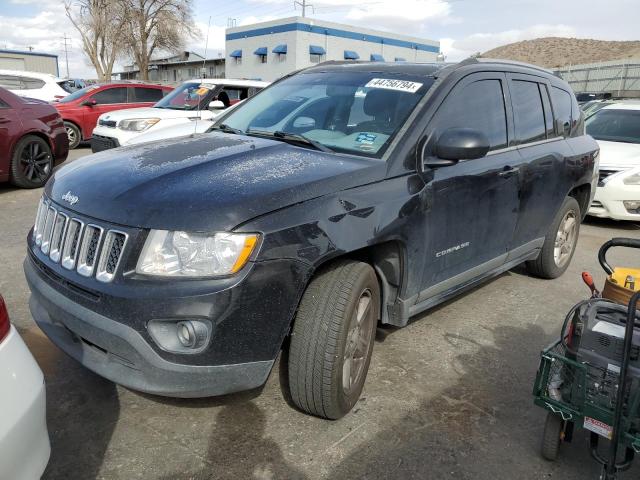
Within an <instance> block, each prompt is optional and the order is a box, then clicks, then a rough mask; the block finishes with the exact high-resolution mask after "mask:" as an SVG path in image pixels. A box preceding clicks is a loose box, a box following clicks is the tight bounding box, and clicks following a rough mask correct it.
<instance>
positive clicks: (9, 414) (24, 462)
mask: <svg viewBox="0 0 640 480" xmlns="http://www.w3.org/2000/svg"><path fill="white" fill-rule="evenodd" d="M0 367H1V368H0V392H2V394H1V395H0V412H2V414H0V478H2V479H7V480H9V479H11V480H34V479H36V478H40V476H41V475H42V472H44V469H45V467H46V466H47V462H48V461H49V455H50V453H51V446H50V444H49V433H48V432H47V421H46V415H45V410H46V393H45V386H44V375H43V374H42V370H40V367H39V366H38V364H37V363H36V361H35V359H34V358H33V356H32V355H31V352H29V349H28V348H27V346H26V345H25V344H24V342H23V341H22V338H20V335H19V334H18V331H17V330H16V329H15V328H14V327H13V326H12V325H11V323H10V322H9V313H8V312H7V307H6V304H5V302H4V299H3V298H2V296H1V295H0Z"/></svg>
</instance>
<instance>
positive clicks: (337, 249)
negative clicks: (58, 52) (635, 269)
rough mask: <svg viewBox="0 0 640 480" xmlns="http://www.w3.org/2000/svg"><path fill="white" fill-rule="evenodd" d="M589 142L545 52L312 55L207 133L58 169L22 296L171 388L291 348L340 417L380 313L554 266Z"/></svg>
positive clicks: (294, 383)
mask: <svg viewBox="0 0 640 480" xmlns="http://www.w3.org/2000/svg"><path fill="white" fill-rule="evenodd" d="M597 161H598V147H597V144H596V142H595V141H594V140H593V139H592V138H591V137H589V136H586V135H585V134H584V128H583V123H582V118H581V114H580V110H579V108H578V105H577V102H576V100H575V97H574V95H573V93H572V91H571V89H570V88H569V86H568V85H567V83H565V82H564V81H562V80H560V79H559V78H556V77H555V76H553V75H552V74H550V73H549V72H548V71H546V70H542V69H539V68H536V67H533V66H527V65H522V64H514V63H507V62H500V61H490V60H467V61H464V62H462V63H459V64H455V65H445V64H407V63H396V64H381V63H349V64H337V63H330V64H321V65H318V66H316V67H313V68H309V69H307V70H304V71H302V72H299V73H296V74H293V75H290V76H288V77H286V78H283V79H281V80H280V81H278V82H276V83H274V84H273V85H272V86H270V87H269V88H266V89H265V90H263V91H262V92H260V93H259V94H258V95H256V96H255V97H253V98H251V99H249V100H247V101H246V102H244V103H243V104H241V105H239V106H238V107H237V108H235V109H234V110H232V111H230V112H228V113H225V114H223V117H222V118H221V119H220V120H219V121H218V122H217V123H216V124H215V125H214V126H213V128H212V129H211V131H210V132H209V133H206V134H201V135H193V136H188V137H183V138H178V139H174V140H170V141H161V142H156V143H148V144H143V145H137V146H133V147H125V148H120V149H115V150H110V151H108V152H102V153H99V154H96V155H92V156H90V157H86V158H84V159H82V160H79V161H76V162H74V163H73V164H70V165H68V166H67V167H65V168H62V169H60V170H59V171H58V172H57V173H56V174H55V175H54V177H53V178H52V179H51V180H50V181H49V182H48V184H47V186H46V189H45V192H44V195H43V198H42V200H41V202H40V206H39V208H38V213H37V218H36V222H35V226H34V228H33V231H32V232H30V234H29V237H28V256H27V258H26V260H25V264H24V268H25V272H26V276H27V280H28V282H29V286H30V288H31V291H32V296H31V301H30V307H31V312H32V314H33V317H34V318H35V320H36V322H37V323H38V325H39V326H40V327H41V328H42V330H43V331H44V332H45V333H46V334H47V335H48V336H49V338H50V339H51V340H52V341H53V342H54V343H55V344H56V345H58V346H59V347H60V348H62V349H63V350H64V351H65V352H67V353H68V354H70V355H71V356H73V357H74V358H76V359H77V360H78V361H80V362H81V363H82V364H84V365H85V366H86V367H88V368H90V369H91V370H93V371H95V372H97V373H98V374H100V375H103V376H104V377H106V378H109V379H111V380H113V381H115V382H118V383H120V384H122V385H125V386H128V387H131V388H133V389H137V390H142V391H145V392H151V393H156V394H160V395H167V396H177V397H195V396H208V395H220V394H225V393H230V392H235V391H239V390H245V389H251V388H255V387H259V386H261V385H263V384H264V382H265V381H266V379H267V377H268V375H269V372H270V371H271V368H272V366H273V364H274V361H275V359H276V357H277V356H278V353H279V352H280V350H281V348H282V347H283V345H287V349H288V369H287V370H288V384H289V389H290V394H291V397H292V399H293V401H294V402H295V403H296V404H297V406H299V407H300V408H301V409H303V410H305V411H307V412H309V413H312V414H314V415H318V416H321V417H326V418H339V417H341V416H343V415H344V414H346V413H347V412H348V411H349V410H350V409H351V408H352V406H353V405H354V404H355V402H356V401H357V399H358V397H359V395H360V392H361V390H362V388H363V384H364V381H365V377H366V374H367V369H368V367H369V361H370V358H371V352H372V348H373V338H374V332H375V328H376V325H377V324H378V323H383V324H391V325H395V326H403V325H405V324H406V323H407V321H408V320H409V318H410V317H411V316H413V315H416V314H418V313H420V312H422V311H424V310H426V309H428V308H430V307H433V306H434V305H436V304H438V303H440V302H442V301H444V300H446V299H448V298H450V297H452V296H454V295H456V294H458V293H460V292H461V291H463V290H465V289H468V288H470V287H472V286H474V285H476V284H478V283H479V282H481V281H483V280H485V279H487V278H490V277H492V276H495V275H497V274H499V273H501V272H503V271H505V270H508V269H510V268H512V267H514V266H516V265H518V264H520V263H522V262H527V265H528V267H529V269H530V271H531V273H532V274H534V275H537V276H540V277H545V278H554V277H557V276H559V275H561V274H562V273H563V272H564V271H565V269H566V268H567V266H568V265H569V262H570V261H571V257H572V255H573V252H574V249H575V246H576V242H577V239H578V233H579V228H580V222H581V220H582V218H583V216H584V215H585V213H586V211H587V207H588V206H589V203H590V200H591V197H592V196H593V194H594V192H595V186H596V183H595V182H596V179H597ZM285 341H286V342H285Z"/></svg>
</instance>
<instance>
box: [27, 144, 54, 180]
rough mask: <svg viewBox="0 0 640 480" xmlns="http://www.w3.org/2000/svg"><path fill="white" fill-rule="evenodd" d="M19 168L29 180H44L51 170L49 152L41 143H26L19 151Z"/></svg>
mask: <svg viewBox="0 0 640 480" xmlns="http://www.w3.org/2000/svg"><path fill="white" fill-rule="evenodd" d="M20 170H21V171H22V175H23V176H24V178H25V179H27V180H29V181H31V182H38V183H40V182H44V181H45V180H46V179H47V177H48V176H49V173H50V172H51V153H49V149H48V148H46V147H44V146H43V145H42V143H40V142H37V141H33V142H29V143H27V144H26V145H25V146H24V147H23V148H22V151H21V152H20Z"/></svg>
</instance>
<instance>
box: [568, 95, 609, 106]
mask: <svg viewBox="0 0 640 480" xmlns="http://www.w3.org/2000/svg"><path fill="white" fill-rule="evenodd" d="M611 97H612V95H611V92H600V93H588V92H581V93H576V99H577V100H578V104H580V105H583V104H585V103H588V102H590V101H592V100H608V99H610V98H611Z"/></svg>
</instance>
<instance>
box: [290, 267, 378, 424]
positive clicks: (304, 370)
mask: <svg viewBox="0 0 640 480" xmlns="http://www.w3.org/2000/svg"><path fill="white" fill-rule="evenodd" d="M357 307H359V308H357ZM379 318H380V287H379V285H378V278H377V277H376V274H375V272H374V271H373V268H371V266H370V265H368V264H366V263H362V262H357V261H338V262H336V263H334V264H332V265H331V266H329V267H328V268H325V269H324V270H322V271H321V272H320V273H318V274H317V275H316V276H315V277H314V278H313V279H312V280H311V282H310V283H309V286H308V287H307V290H306V291H305V293H304V295H303V297H302V301H301V302H300V306H299V308H298V312H297V314H296V318H295V323H294V325H293V332H292V335H291V344H290V349H289V362H288V370H289V392H290V394H291V400H292V401H293V403H294V404H295V405H296V406H297V407H298V408H300V409H301V410H303V411H305V412H307V413H310V414H311V415H316V416H318V417H322V418H327V419H332V420H336V419H338V418H341V417H343V416H344V415H346V414H347V413H348V412H349V411H350V410H351V409H352V408H353V406H354V405H355V404H356V402H357V401H358V399H359V398H360V393H361V392H362V388H363V386H364V382H365V379H366V376H367V371H368V369H369V362H370V360H371V352H372V350H373V342H374V338H375V331H376V325H377V323H378V319H379Z"/></svg>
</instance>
